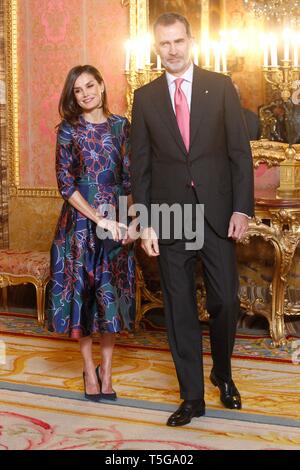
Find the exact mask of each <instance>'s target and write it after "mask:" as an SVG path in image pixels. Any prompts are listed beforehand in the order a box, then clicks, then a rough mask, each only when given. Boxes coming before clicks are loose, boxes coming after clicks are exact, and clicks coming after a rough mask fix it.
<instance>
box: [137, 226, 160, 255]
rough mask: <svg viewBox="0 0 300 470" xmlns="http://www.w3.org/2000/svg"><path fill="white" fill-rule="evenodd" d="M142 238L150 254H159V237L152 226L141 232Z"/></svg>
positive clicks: (145, 249) (144, 247)
mask: <svg viewBox="0 0 300 470" xmlns="http://www.w3.org/2000/svg"><path fill="white" fill-rule="evenodd" d="M141 240H142V243H141V246H142V248H143V250H144V251H145V253H146V254H147V255H148V256H158V255H159V246H158V239H157V235H156V233H155V231H154V229H153V228H152V227H148V228H144V230H143V231H142V233H141Z"/></svg>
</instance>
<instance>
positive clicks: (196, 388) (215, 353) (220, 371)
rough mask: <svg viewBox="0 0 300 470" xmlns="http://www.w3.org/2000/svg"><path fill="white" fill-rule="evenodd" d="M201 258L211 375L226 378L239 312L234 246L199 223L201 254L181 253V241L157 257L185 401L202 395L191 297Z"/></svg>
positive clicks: (162, 247) (194, 304)
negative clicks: (202, 227) (201, 244)
mask: <svg viewBox="0 0 300 470" xmlns="http://www.w3.org/2000/svg"><path fill="white" fill-rule="evenodd" d="M198 256H200V258H201V260H202V265H203V275H204V283H205V288H206V297H207V302H206V308H207V311H208V313H209V316H210V320H209V327H210V343H211V354H212V359H213V368H214V372H215V374H216V375H217V377H219V378H220V379H222V380H224V381H228V380H230V379H231V355H232V351H233V346H234V338H235V332H236V324H237V318H238V313H239V308H240V305H239V299H238V285H239V283H238V273H237V266H236V257H235V244H234V242H233V241H232V240H229V239H223V238H221V237H219V236H218V235H217V234H216V233H215V232H214V231H213V230H212V228H211V227H210V225H209V224H208V223H207V221H205V222H204V245H203V247H202V249H201V250H186V249H185V241H184V240H176V241H175V242H174V243H172V244H160V256H159V257H158V261H159V268H160V276H161V285H162V291H163V298H164V311H165V318H166V325H167V331H168V339H169V344H170V349H171V352H172V356H173V360H174V363H175V367H176V372H177V377H178V381H179V386H180V396H181V398H182V399H184V400H196V399H202V398H203V397H204V378H203V359H202V331H201V324H200V322H199V319H198V311H197V299H196V274H195V270H196V263H197V258H198Z"/></svg>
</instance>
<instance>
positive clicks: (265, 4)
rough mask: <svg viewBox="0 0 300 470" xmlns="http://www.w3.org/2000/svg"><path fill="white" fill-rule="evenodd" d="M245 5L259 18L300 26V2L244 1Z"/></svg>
mask: <svg viewBox="0 0 300 470" xmlns="http://www.w3.org/2000/svg"><path fill="white" fill-rule="evenodd" d="M244 4H245V6H246V8H247V9H248V11H251V12H253V13H254V14H255V16H257V17H259V18H265V19H266V20H268V21H269V20H275V21H277V22H278V23H287V22H288V23H290V24H298V25H299V24H300V0H244Z"/></svg>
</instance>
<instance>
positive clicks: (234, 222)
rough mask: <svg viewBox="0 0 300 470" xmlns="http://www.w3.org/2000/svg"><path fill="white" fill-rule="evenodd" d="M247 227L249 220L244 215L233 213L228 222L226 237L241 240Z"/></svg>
mask: <svg viewBox="0 0 300 470" xmlns="http://www.w3.org/2000/svg"><path fill="white" fill-rule="evenodd" d="M248 225H249V219H248V217H247V216H246V215H244V214H237V213H233V214H232V216H231V219H230V222H229V229H228V237H231V238H233V240H241V238H243V236H244V235H245V233H246V231H247V229H248Z"/></svg>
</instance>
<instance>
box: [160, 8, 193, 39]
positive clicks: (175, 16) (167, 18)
mask: <svg viewBox="0 0 300 470" xmlns="http://www.w3.org/2000/svg"><path fill="white" fill-rule="evenodd" d="M176 21H179V22H180V23H182V24H184V26H185V29H186V34H187V36H188V37H189V38H191V37H192V32H191V25H190V23H189V22H188V20H187V19H186V17H185V16H183V15H180V13H173V12H169V13H163V14H162V15H160V16H159V17H158V18H156V20H155V22H154V25H153V32H154V34H155V30H156V28H157V26H171V25H172V24H174V23H176Z"/></svg>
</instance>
